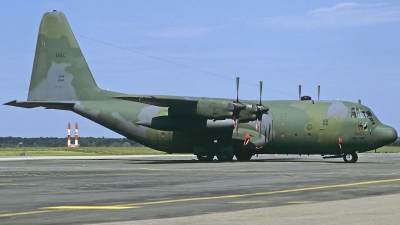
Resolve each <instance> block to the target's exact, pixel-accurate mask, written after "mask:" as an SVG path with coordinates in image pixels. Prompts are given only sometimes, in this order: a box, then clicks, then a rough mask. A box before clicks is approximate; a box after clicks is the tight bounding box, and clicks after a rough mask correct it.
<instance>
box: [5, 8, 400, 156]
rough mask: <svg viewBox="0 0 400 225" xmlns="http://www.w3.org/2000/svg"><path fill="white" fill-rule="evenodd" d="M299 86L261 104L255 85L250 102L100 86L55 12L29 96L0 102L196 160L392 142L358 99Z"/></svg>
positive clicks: (45, 26) (352, 150) (42, 32)
mask: <svg viewBox="0 0 400 225" xmlns="http://www.w3.org/2000/svg"><path fill="white" fill-rule="evenodd" d="M236 81H237V82H236V88H237V90H236V91H237V93H238V89H239V78H237V79H236ZM300 90H301V88H300V87H299V100H292V101H290V100H285V101H261V92H262V82H260V100H255V101H247V100H246V101H244V100H243V101H239V95H237V97H236V99H234V100H232V99H220V98H198V97H178V96H146V95H131V94H123V93H118V92H112V91H108V90H102V89H100V88H99V87H98V86H97V84H96V82H95V81H94V79H93V76H92V74H91V72H90V70H89V67H88V65H87V64H86V61H85V58H84V57H83V54H82V52H81V50H80V48H79V46H78V43H77V41H76V39H75V36H74V34H73V33H72V30H71V28H70V26H69V24H68V22H67V19H66V17H65V15H64V14H63V13H62V12H60V11H56V10H54V11H52V12H47V13H45V14H44V16H43V18H42V21H41V23H40V29H39V35H38V40H37V45H36V53H35V59H34V64H33V70H32V77H31V82H30V87H29V94H28V100H27V101H16V100H14V101H11V102H8V103H5V105H11V106H17V107H23V108H34V107H44V108H46V109H59V110H69V111H72V112H75V113H77V114H79V115H81V116H83V117H86V118H88V119H90V120H92V121H94V122H96V123H99V124H101V125H103V126H104V127H107V128H109V129H111V130H113V131H115V132H117V133H119V134H121V135H123V136H125V137H127V138H129V139H132V140H135V141H137V142H139V143H141V144H143V145H146V146H148V147H150V148H153V149H157V150H160V151H164V152H167V153H193V154H195V155H197V158H198V159H199V160H200V161H211V160H213V158H214V157H215V156H216V157H217V159H218V160H219V161H230V160H232V159H233V157H234V156H235V157H236V159H237V160H239V161H247V160H250V159H251V157H252V155H254V154H300V155H301V154H320V155H322V156H324V158H342V157H343V159H344V161H345V162H351V163H354V162H356V161H357V159H358V156H357V152H365V151H369V150H373V149H376V148H379V147H381V146H384V145H386V144H389V143H391V142H394V141H395V140H396V139H397V132H396V130H394V129H393V128H392V127H390V126H387V125H384V124H382V123H381V122H380V121H379V120H378V118H377V117H376V116H375V115H374V113H373V112H372V110H371V109H370V108H368V107H367V106H365V105H362V104H361V102H358V103H352V102H345V101H337V100H333V101H319V97H318V100H312V99H311V98H310V97H309V96H302V97H301V94H300V93H301V92H300ZM318 96H319V94H318Z"/></svg>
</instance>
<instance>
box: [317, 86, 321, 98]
mask: <svg viewBox="0 0 400 225" xmlns="http://www.w3.org/2000/svg"><path fill="white" fill-rule="evenodd" d="M320 93H321V86H319V85H318V101H319V94H320Z"/></svg>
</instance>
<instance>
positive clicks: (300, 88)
mask: <svg viewBox="0 0 400 225" xmlns="http://www.w3.org/2000/svg"><path fill="white" fill-rule="evenodd" d="M299 100H301V85H299Z"/></svg>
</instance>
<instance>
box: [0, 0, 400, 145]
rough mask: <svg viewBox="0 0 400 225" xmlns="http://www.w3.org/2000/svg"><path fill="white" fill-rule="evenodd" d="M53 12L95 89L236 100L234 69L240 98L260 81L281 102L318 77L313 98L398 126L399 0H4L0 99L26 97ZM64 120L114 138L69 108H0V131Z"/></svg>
mask: <svg viewBox="0 0 400 225" xmlns="http://www.w3.org/2000/svg"><path fill="white" fill-rule="evenodd" d="M53 9H57V10H59V11H62V12H64V13H65V15H66V16H67V19H68V21H69V23H70V25H71V27H72V30H73V31H74V33H75V35H76V38H77V40H78V43H79V45H80V47H81V49H82V51H83V54H84V55H85V58H86V60H87V62H88V64H89V67H90V69H91V71H92V73H93V75H94V78H95V80H96V82H97V84H98V85H99V87H100V88H103V89H109V90H113V91H119V92H126V93H131V94H163V95H185V96H205V97H226V98H235V96H236V92H235V77H237V76H239V77H240V78H241V81H243V83H241V86H240V98H242V99H257V98H258V82H259V80H262V81H263V82H264V91H263V99H264V100H278V99H282V100H286V99H297V98H298V91H297V87H298V85H299V84H301V85H302V87H303V95H311V96H312V97H316V95H317V85H321V89H322V91H321V99H325V100H332V99H336V98H338V99H339V100H345V101H352V102H357V100H358V99H361V100H362V103H363V104H365V105H367V106H369V107H371V108H372V109H373V111H374V112H375V114H376V115H377V116H378V118H379V119H380V120H381V121H382V122H383V123H386V124H388V125H391V126H393V127H394V128H395V129H396V130H397V131H398V132H400V116H399V112H400V107H399V92H400V91H399V90H400V89H399V88H400V82H399V79H400V78H399V73H400V40H399V39H400V34H399V32H400V2H399V1H384V3H382V1H352V2H351V3H350V2H347V1H321V0H318V1H297V0H293V1H282V0H279V1H278V0H277V1H251V0H250V1H233V0H229V1H228V0H227V1H222V0H221V1H212V0H210V1H206V0H201V1H200V0H199V1H190V0H182V1H152V0H146V1H91V0H87V1H37V0H36V1H1V2H0V27H1V36H0V40H1V41H0V43H1V44H0V76H1V81H0V103H5V102H8V101H11V100H26V98H27V93H28V88H29V80H30V76H31V71H32V65H33V58H34V53H35V45H36V39H37V33H38V28H39V23H40V20H41V17H42V15H43V13H45V12H47V11H51V10H53ZM82 36H84V37H82ZM86 37H87V38H86ZM88 38H91V39H96V40H99V41H102V42H106V43H109V44H112V45H116V46H119V47H121V48H124V49H129V50H130V51H127V50H123V49H121V48H117V47H112V46H110V45H105V44H101V43H99V42H96V41H93V40H91V39H88ZM135 52H139V53H143V54H146V55H151V56H153V57H156V58H160V59H164V60H166V61H172V62H175V63H176V64H172V63H168V62H165V61H162V60H158V59H155V58H151V57H146V56H143V55H141V54H137V53H135ZM177 64H183V65H186V66H188V67H192V68H195V69H197V70H193V69H190V68H186V67H182V66H179V65H177ZM199 70H202V71H206V72H207V73H206V72H200V71H199ZM68 122H71V123H74V122H78V123H79V125H80V132H79V135H80V136H85V137H87V136H94V137H102V136H105V137H121V136H120V135H118V134H116V133H114V132H112V131H109V130H107V129H106V128H103V127H101V126H100V125H97V124H95V123H93V122H91V121H89V120H87V119H85V118H83V117H80V116H78V115H75V114H74V113H72V112H64V111H59V110H45V109H43V108H37V109H22V108H16V107H10V106H3V105H1V106H0V126H1V129H0V136H1V137H4V136H16V137H18V136H19V137H65V136H66V133H67V131H66V128H67V123H68Z"/></svg>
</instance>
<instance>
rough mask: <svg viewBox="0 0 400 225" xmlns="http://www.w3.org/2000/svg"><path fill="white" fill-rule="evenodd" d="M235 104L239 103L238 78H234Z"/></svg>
mask: <svg viewBox="0 0 400 225" xmlns="http://www.w3.org/2000/svg"><path fill="white" fill-rule="evenodd" d="M236 102H239V77H236Z"/></svg>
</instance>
